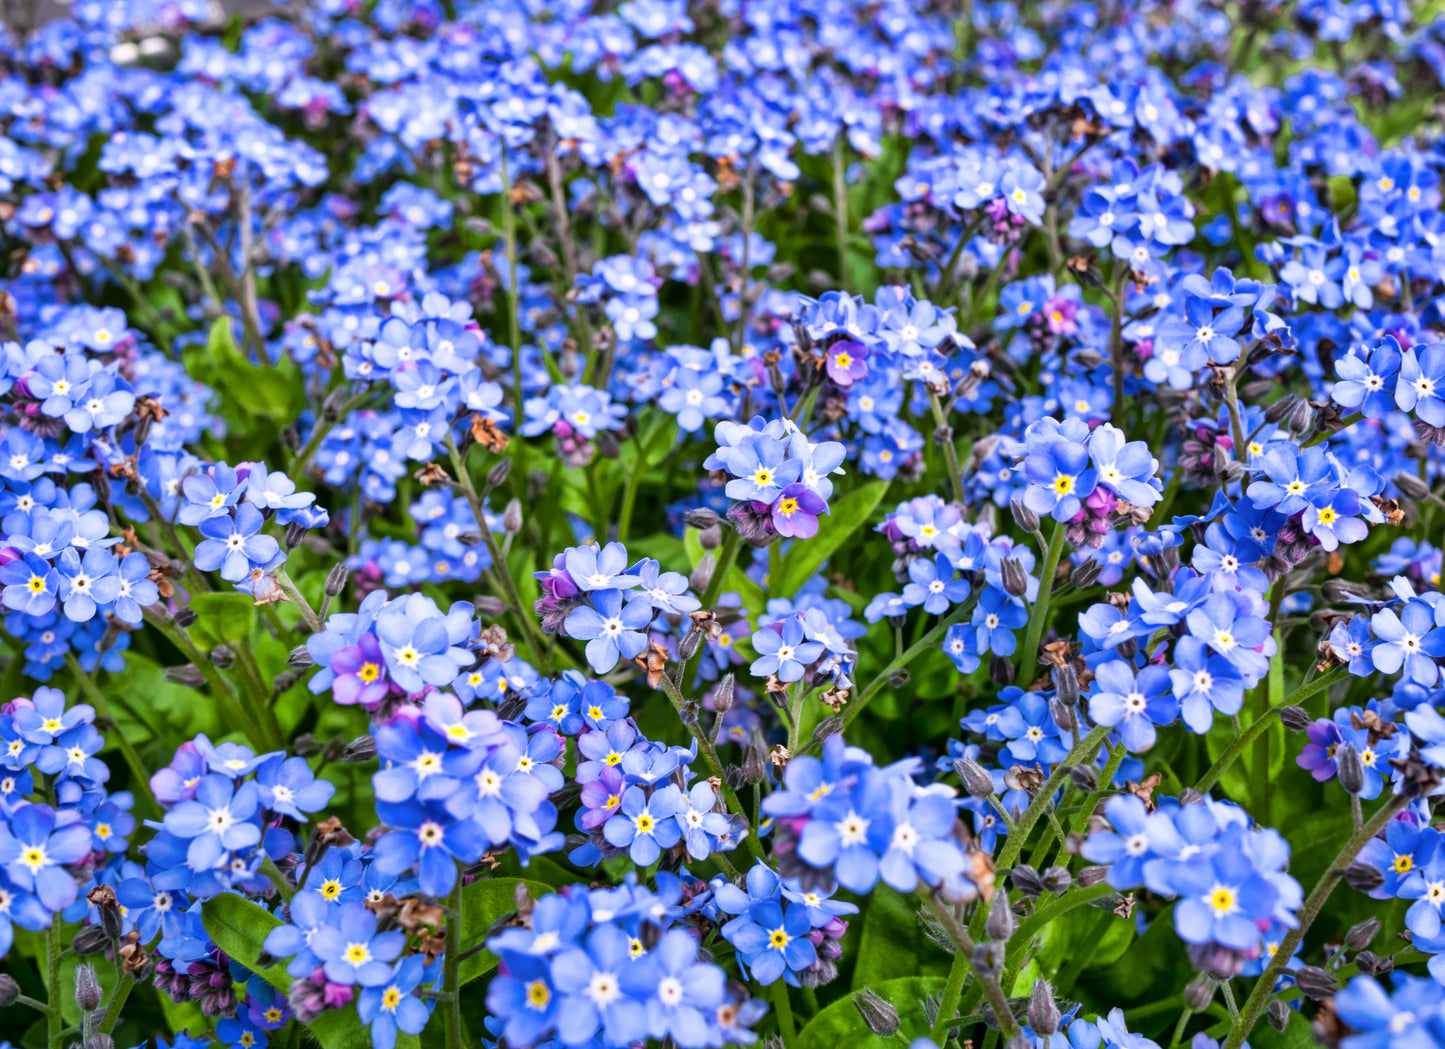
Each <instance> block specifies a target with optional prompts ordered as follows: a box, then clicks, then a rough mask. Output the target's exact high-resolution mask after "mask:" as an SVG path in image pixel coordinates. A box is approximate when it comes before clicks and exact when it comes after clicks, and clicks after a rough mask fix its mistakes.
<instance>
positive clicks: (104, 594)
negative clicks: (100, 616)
mask: <svg viewBox="0 0 1445 1049" xmlns="http://www.w3.org/2000/svg"><path fill="white" fill-rule="evenodd" d="M115 568H116V562H115V556H114V555H113V554H111V552H110V551H109V550H107V549H106V548H105V547H103V546H92V547H89V548H87V549H86V551H85V555H84V557H82V556H81V554H80V552H79V551H77V550H76V549H75V547H73V546H67V547H66V548H65V549H64V550H62V551H60V557H59V558H58V559H57V563H56V570H57V571H58V572H59V574H60V600H61V605H62V607H63V608H64V610H65V617H66V618H67V619H69V620H71V621H72V622H76V623H84V622H87V621H88V620H90V619H93V618H94V617H95V614H96V611H97V606H100V605H108V604H110V603H111V602H112V601H114V600H115V599H116V596H117V595H118V594H119V593H120V577H119V576H118V575H117V574H115Z"/></svg>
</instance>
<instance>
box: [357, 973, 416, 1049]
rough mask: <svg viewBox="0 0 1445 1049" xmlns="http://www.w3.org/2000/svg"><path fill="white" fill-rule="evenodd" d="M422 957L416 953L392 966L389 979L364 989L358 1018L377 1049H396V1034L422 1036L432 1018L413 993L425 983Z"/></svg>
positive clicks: (359, 1001)
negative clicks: (365, 1027)
mask: <svg viewBox="0 0 1445 1049" xmlns="http://www.w3.org/2000/svg"><path fill="white" fill-rule="evenodd" d="M422 969H423V966H422V958H421V956H420V955H417V954H413V955H409V956H408V957H406V958H403V959H402V960H401V961H399V962H397V963H396V964H395V965H394V966H392V968H391V970H390V972H389V974H388V976H387V978H386V979H385V980H382V981H380V982H378V983H376V984H375V985H373V986H368V987H364V988H363V989H362V991H361V994H360V995H359V996H358V997H357V999H356V1015H357V1018H358V1019H360V1020H361V1022H362V1023H364V1024H367V1025H368V1026H369V1027H370V1030H371V1044H372V1045H373V1046H374V1047H375V1049H393V1047H394V1046H395V1045H396V1035H397V1032H398V1031H400V1032H401V1033H402V1034H413V1035H415V1034H421V1032H422V1028H424V1027H425V1026H426V1024H427V1020H428V1019H430V1018H431V1013H430V1012H429V1011H428V1009H427V1004H426V1002H424V1001H422V999H421V998H419V997H417V995H416V994H414V993H413V992H414V991H415V990H416V989H417V987H418V986H419V985H420V984H421V981H422V976H423V972H422Z"/></svg>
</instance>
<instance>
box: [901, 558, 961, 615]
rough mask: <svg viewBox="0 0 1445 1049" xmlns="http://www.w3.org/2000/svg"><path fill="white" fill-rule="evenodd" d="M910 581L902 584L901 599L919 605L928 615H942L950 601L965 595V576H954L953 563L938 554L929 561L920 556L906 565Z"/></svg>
mask: <svg viewBox="0 0 1445 1049" xmlns="http://www.w3.org/2000/svg"><path fill="white" fill-rule="evenodd" d="M908 579H909V582H908V583H906V584H905V585H904V587H903V600H904V602H905V603H906V604H908V605H910V606H917V605H922V606H923V610H924V611H925V612H928V613H929V614H930V615H935V616H938V615H943V613H945V612H947V611H948V608H949V606H950V605H952V604H956V603H957V602H959V601H962V600H964V599H965V598H967V597H968V580H967V579H962V578H959V579H955V578H954V576H953V565H952V564H951V563H950V562H949V560H948V558H947V557H944V556H942V555H940V556H939V557H938V558H937V559H936V560H933V561H930V560H928V559H926V558H921V557H920V558H919V559H918V560H916V561H914V562H913V563H912V564H910V565H909V566H908Z"/></svg>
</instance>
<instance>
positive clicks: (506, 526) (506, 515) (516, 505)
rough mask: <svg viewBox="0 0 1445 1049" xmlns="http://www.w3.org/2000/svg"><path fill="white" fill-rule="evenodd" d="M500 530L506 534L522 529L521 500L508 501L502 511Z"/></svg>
mask: <svg viewBox="0 0 1445 1049" xmlns="http://www.w3.org/2000/svg"><path fill="white" fill-rule="evenodd" d="M502 530H503V531H505V532H506V533H507V534H508V535H516V534H517V533H518V532H520V531H521V530H522V500H520V499H512V500H509V501H508V503H507V508H506V509H505V510H504V511H502Z"/></svg>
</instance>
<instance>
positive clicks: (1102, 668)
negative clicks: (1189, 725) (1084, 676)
mask: <svg viewBox="0 0 1445 1049" xmlns="http://www.w3.org/2000/svg"><path fill="white" fill-rule="evenodd" d="M1171 688H1172V683H1171V681H1170V678H1169V671H1168V669H1167V668H1165V667H1161V666H1153V665H1151V666H1146V667H1144V668H1143V669H1142V670H1140V671H1138V672H1137V673H1135V671H1134V669H1133V667H1132V666H1131V665H1130V664H1129V663H1126V662H1125V661H1124V660H1122V659H1111V660H1109V661H1108V662H1105V663H1101V664H1099V665H1098V667H1097V668H1096V669H1095V671H1094V683H1093V684H1092V685H1091V686H1090V687H1089V716H1090V717H1091V718H1093V719H1094V721H1095V722H1096V723H1097V724H1100V725H1111V726H1117V728H1118V731H1119V738H1120V740H1121V741H1122V742H1123V744H1124V747H1125V749H1127V750H1128V751H1129V752H1130V753H1133V754H1138V753H1140V752H1142V751H1145V750H1148V749H1149V748H1150V747H1152V746H1153V745H1154V740H1155V739H1156V738H1157V735H1158V733H1157V732H1156V730H1155V727H1156V726H1158V725H1168V724H1171V723H1172V722H1173V721H1174V719H1175V718H1177V717H1178V716H1179V703H1178V701H1177V700H1176V699H1175V698H1174V696H1173V693H1172V691H1171Z"/></svg>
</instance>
